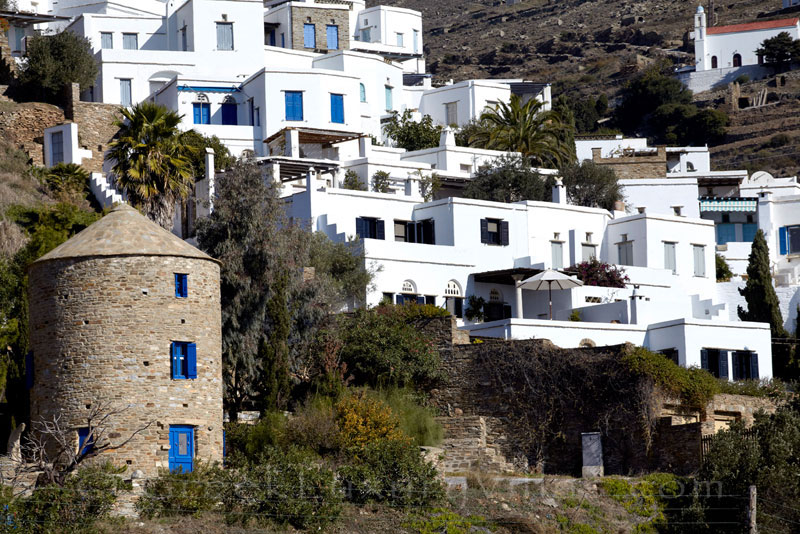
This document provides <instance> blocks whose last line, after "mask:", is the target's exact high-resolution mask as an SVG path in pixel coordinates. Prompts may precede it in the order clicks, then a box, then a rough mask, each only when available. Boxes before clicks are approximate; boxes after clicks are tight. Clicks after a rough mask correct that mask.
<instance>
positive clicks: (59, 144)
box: [50, 132, 64, 166]
mask: <svg viewBox="0 0 800 534" xmlns="http://www.w3.org/2000/svg"><path fill="white" fill-rule="evenodd" d="M50 155H51V158H50V159H51V161H50V165H51V166H52V165H58V164H59V163H63V162H64V132H53V133H51V134H50Z"/></svg>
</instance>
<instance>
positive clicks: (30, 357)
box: [25, 351, 34, 389]
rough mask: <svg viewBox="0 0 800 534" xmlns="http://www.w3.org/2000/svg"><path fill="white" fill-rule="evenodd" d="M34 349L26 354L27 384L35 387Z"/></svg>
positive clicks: (29, 386) (30, 387)
mask: <svg viewBox="0 0 800 534" xmlns="http://www.w3.org/2000/svg"><path fill="white" fill-rule="evenodd" d="M33 379H34V374H33V351H31V352H29V353H28V354H26V355H25V386H26V387H27V388H28V389H33Z"/></svg>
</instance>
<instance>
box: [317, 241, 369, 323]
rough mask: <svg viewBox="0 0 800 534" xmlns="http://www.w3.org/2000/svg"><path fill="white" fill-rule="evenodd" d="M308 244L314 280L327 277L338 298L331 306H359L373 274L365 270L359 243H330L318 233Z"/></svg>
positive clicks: (361, 247) (364, 299) (362, 249)
mask: <svg viewBox="0 0 800 534" xmlns="http://www.w3.org/2000/svg"><path fill="white" fill-rule="evenodd" d="M311 240H312V242H311V250H310V256H309V264H310V265H311V267H314V270H315V274H316V276H327V277H330V280H331V283H332V284H333V286H334V288H335V291H336V294H337V295H338V297H337V299H336V300H335V301H334V306H335V307H341V306H348V307H352V308H355V307H357V306H362V305H363V304H364V303H365V301H366V298H367V288H368V287H369V285H370V283H371V282H372V277H373V272H372V271H370V270H369V269H367V268H366V266H365V259H364V247H363V246H362V243H361V240H359V239H358V237H356V238H355V239H352V240H350V241H347V242H339V243H334V242H333V241H331V240H330V239H328V236H326V235H325V234H324V233H322V232H314V234H313V235H312V236H311Z"/></svg>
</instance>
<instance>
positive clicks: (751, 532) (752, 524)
mask: <svg viewBox="0 0 800 534" xmlns="http://www.w3.org/2000/svg"><path fill="white" fill-rule="evenodd" d="M756 501H757V495H756V487H755V486H754V485H753V486H750V502H749V503H748V505H747V533H748V534H757V533H758V527H757V526H756Z"/></svg>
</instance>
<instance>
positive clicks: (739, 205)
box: [700, 197, 758, 213]
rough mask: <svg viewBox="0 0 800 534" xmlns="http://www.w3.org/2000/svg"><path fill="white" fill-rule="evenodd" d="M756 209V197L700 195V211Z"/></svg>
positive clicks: (727, 211) (750, 210) (749, 210)
mask: <svg viewBox="0 0 800 534" xmlns="http://www.w3.org/2000/svg"><path fill="white" fill-rule="evenodd" d="M757 209H758V198H756V197H727V198H720V197H700V213H703V212H711V211H719V212H726V213H729V212H733V211H738V212H747V213H755V212H756V211H757Z"/></svg>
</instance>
